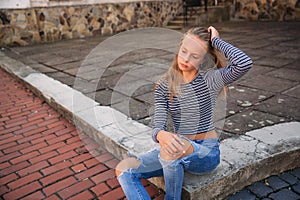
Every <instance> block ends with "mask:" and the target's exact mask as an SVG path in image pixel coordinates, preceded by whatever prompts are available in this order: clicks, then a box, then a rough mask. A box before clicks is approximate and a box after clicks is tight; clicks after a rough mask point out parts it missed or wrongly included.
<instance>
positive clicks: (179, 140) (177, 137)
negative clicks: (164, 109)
mask: <svg viewBox="0 0 300 200" xmlns="http://www.w3.org/2000/svg"><path fill="white" fill-rule="evenodd" d="M174 139H175V140H176V141H177V142H178V143H179V144H180V145H182V146H183V145H184V142H183V141H182V138H180V137H179V136H178V135H174Z"/></svg>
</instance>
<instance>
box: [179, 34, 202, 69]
mask: <svg viewBox="0 0 300 200" xmlns="http://www.w3.org/2000/svg"><path fill="white" fill-rule="evenodd" d="M207 49H208V45H207V42H205V41H203V40H201V39H200V38H198V37H197V36H195V35H192V34H187V35H186V36H185V37H184V39H183V40H182V44H181V46H180V49H179V52H178V56H177V62H178V67H179V69H180V70H182V71H183V72H188V71H194V70H198V68H199V66H200V64H201V63H203V60H204V57H205V55H206V53H207Z"/></svg>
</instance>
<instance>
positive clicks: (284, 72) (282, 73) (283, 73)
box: [266, 68, 300, 82]
mask: <svg viewBox="0 0 300 200" xmlns="http://www.w3.org/2000/svg"><path fill="white" fill-rule="evenodd" d="M266 75H267V76H272V77H276V78H282V79H287V80H291V81H298V82H299V81H300V70H296V69H287V68H281V69H277V70H274V71H271V72H268V73H266Z"/></svg>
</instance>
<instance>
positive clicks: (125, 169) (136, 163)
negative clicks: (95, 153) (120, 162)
mask: <svg viewBox="0 0 300 200" xmlns="http://www.w3.org/2000/svg"><path fill="white" fill-rule="evenodd" d="M129 158H134V159H135V160H133V161H132V162H131V163H125V166H124V167H123V168H122V167H121V169H120V171H121V173H120V174H119V176H118V177H120V176H122V175H123V174H124V172H125V173H126V172H127V173H130V172H131V170H134V169H138V168H139V167H140V166H141V164H142V160H141V159H139V158H138V157H136V156H134V157H129ZM127 161H128V160H127ZM130 165H131V166H130Z"/></svg>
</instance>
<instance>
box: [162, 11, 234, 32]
mask: <svg viewBox="0 0 300 200" xmlns="http://www.w3.org/2000/svg"><path fill="white" fill-rule="evenodd" d="M229 20H230V7H229V6H208V7H207V11H206V12H205V10H204V8H202V7H201V8H195V10H193V11H190V10H189V11H188V14H187V24H185V18H184V16H183V14H182V13H180V15H178V16H176V17H175V18H174V19H173V20H172V21H170V22H169V23H168V24H167V27H166V28H171V29H173V28H172V27H175V30H178V29H179V28H178V27H177V26H181V29H182V28H184V26H194V25H202V24H207V23H214V22H222V21H229Z"/></svg>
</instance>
